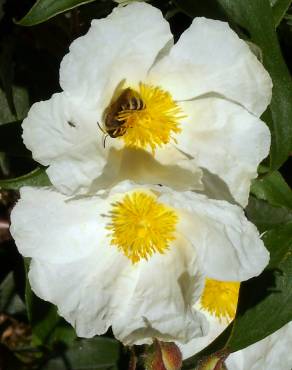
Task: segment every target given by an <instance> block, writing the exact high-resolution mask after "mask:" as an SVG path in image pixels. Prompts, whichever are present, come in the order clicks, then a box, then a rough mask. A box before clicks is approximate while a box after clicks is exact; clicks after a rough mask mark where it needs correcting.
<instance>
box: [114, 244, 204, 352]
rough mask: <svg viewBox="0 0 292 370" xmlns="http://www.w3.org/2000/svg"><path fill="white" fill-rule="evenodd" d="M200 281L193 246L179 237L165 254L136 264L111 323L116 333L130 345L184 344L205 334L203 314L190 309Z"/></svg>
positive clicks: (196, 295) (200, 291) (199, 290)
mask: <svg viewBox="0 0 292 370" xmlns="http://www.w3.org/2000/svg"><path fill="white" fill-rule="evenodd" d="M203 284H204V279H203V277H202V275H201V274H200V272H199V269H198V263H197V261H196V255H195V253H194V249H193V248H192V246H191V245H190V244H189V243H188V242H187V240H185V239H184V238H182V237H179V238H178V239H176V240H175V241H174V242H173V244H172V245H170V249H169V250H168V251H167V252H166V253H165V254H163V255H161V254H155V255H154V256H153V257H151V259H150V260H149V261H141V262H140V263H139V265H138V266H137V268H136V275H135V285H134V286H133V292H132V296H131V297H129V299H128V301H127V302H125V301H123V302H121V307H120V314H119V315H118V316H117V320H116V321H115V322H114V323H113V332H114V334H115V336H116V337H117V338H118V339H120V340H121V341H122V342H123V343H124V344H127V345H132V344H134V343H136V344H145V343H148V344H149V343H152V338H157V339H160V340H164V341H173V340H177V341H179V342H182V343H185V342H187V341H189V340H190V339H191V338H194V337H198V336H202V335H205V334H206V322H205V320H204V316H203V315H202V314H200V313H199V312H198V311H196V310H195V309H193V308H192V306H193V304H194V303H192V302H196V301H197V300H198V299H199V297H200V295H201V293H202V288H203Z"/></svg>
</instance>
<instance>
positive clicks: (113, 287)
mask: <svg viewBox="0 0 292 370" xmlns="http://www.w3.org/2000/svg"><path fill="white" fill-rule="evenodd" d="M91 237H92V238H93V239H94V238H95V236H94V235H93V234H92V233H91ZM86 247H87V244H85V243H84V248H86ZM129 270H131V266H130V262H129V260H128V259H127V258H126V257H125V256H124V255H122V254H121V253H119V252H118V250H117V249H116V248H111V247H109V245H108V244H105V242H104V241H103V240H100V242H99V248H97V249H96V250H95V251H94V252H93V253H91V254H90V255H88V256H86V257H82V256H81V255H80V258H79V259H78V260H76V261H72V262H67V263H58V264H56V263H50V262H48V261H44V260H39V259H33V260H32V263H31V268H30V272H29V281H30V284H31V287H32V289H33V291H34V292H35V293H36V294H37V295H38V296H39V297H41V298H42V299H44V300H46V301H49V302H52V303H54V304H55V305H56V306H57V307H58V312H59V314H60V315H61V316H63V317H64V318H65V319H66V320H67V321H68V322H69V323H70V324H71V325H72V326H73V327H74V328H75V330H76V333H77V335H78V336H80V337H85V338H90V337H93V336H94V335H97V334H104V333H105V332H106V331H107V329H108V328H109V327H110V326H111V324H112V321H113V319H114V317H115V316H116V315H117V313H118V312H119V308H120V303H121V300H123V299H127V297H128V295H129V294H130V293H131V284H132V280H131V272H130V271H129Z"/></svg>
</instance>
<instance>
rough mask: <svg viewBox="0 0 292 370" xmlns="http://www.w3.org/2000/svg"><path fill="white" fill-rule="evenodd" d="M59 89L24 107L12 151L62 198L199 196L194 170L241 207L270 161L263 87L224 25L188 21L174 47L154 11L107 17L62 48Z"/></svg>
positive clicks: (253, 63)
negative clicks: (148, 187) (118, 187)
mask: <svg viewBox="0 0 292 370" xmlns="http://www.w3.org/2000/svg"><path fill="white" fill-rule="evenodd" d="M60 84H61V87H62V89H63V92H61V93H58V94H55V95H53V96H52V98H51V99H50V100H48V101H44V102H39V103H36V104H34V105H33V106H32V108H31V110H30V112H29V114H28V117H27V118H26V119H25V120H24V122H23V139H24V143H25V145H26V146H27V147H28V148H29V149H30V150H31V151H32V153H33V157H34V158H35V159H36V160H37V161H39V162H40V163H41V164H43V165H45V166H49V168H48V170H47V172H48V175H49V177H50V180H51V181H52V183H53V184H54V185H55V186H56V187H57V188H58V189H59V190H60V191H61V192H63V193H66V194H72V193H76V192H79V193H80V192H81V193H82V192H88V189H89V188H90V190H92V189H94V190H95V189H98V188H99V189H103V188H106V187H108V186H112V185H113V184H115V183H117V182H118V181H120V180H123V179H132V180H134V181H139V182H140V183H148V182H151V183H153V184H164V185H168V186H170V187H172V188H175V189H178V190H188V189H199V188H201V187H202V183H201V181H200V178H201V171H200V169H199V168H202V169H204V170H207V172H209V173H211V174H213V175H216V176H219V177H220V178H221V180H223V181H224V183H225V184H227V186H228V189H229V191H230V192H231V194H232V196H233V198H234V199H235V200H236V201H237V202H239V203H240V204H241V205H243V206H245V205H246V204H247V198H248V193H249V187H250V181H251V179H252V178H254V177H256V175H257V172H256V171H257V166H258V164H259V163H260V162H261V160H262V159H263V158H265V157H266V156H267V155H268V152H269V146H270V133H269V130H268V128H267V127H266V125H265V124H264V123H263V122H262V121H261V120H260V119H259V116H260V115H261V114H262V113H263V112H264V110H265V109H266V107H267V105H268V104H269V102H270V100H271V89H272V82H271V79H270V77H269V75H268V73H267V72H266V70H265V69H264V67H263V66H262V64H261V63H260V62H259V61H258V60H257V58H256V57H255V55H254V54H253V53H252V52H251V51H250V48H249V47H248V45H247V44H246V43H245V42H244V41H242V40H240V39H239V38H238V36H237V35H236V33H235V32H233V31H232V30H231V29H230V27H229V26H228V24H227V23H224V22H220V21H216V20H210V19H206V18H196V19H194V21H193V23H192V25H191V26H190V27H189V29H187V30H186V31H185V32H184V33H183V34H182V35H181V37H180V39H179V40H178V42H177V43H176V44H175V45H173V36H172V34H171V32H170V29H169V24H168V22H167V21H166V20H165V19H164V18H163V16H162V14H161V12H160V11H159V10H158V9H156V8H154V7H153V6H151V5H149V4H146V3H141V2H133V3H131V4H129V5H127V6H125V7H117V8H115V9H114V10H113V12H112V13H111V14H110V15H109V16H108V17H106V18H104V19H99V20H93V22H92V25H91V28H90V29H89V31H88V33H87V34H86V35H85V36H82V37H80V38H78V39H77V40H75V41H74V42H73V43H72V44H71V46H70V52H69V53H68V54H67V55H66V56H65V57H64V59H63V61H62V63H61V68H60ZM133 151H134V153H133ZM129 153H130V154H129ZM132 167H133V168H134V169H133V170H132ZM137 169H139V171H137ZM138 172H139V174H138Z"/></svg>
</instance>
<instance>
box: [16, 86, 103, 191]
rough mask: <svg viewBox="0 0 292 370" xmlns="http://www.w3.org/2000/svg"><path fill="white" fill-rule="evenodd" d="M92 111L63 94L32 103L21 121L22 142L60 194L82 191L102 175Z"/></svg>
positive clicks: (99, 136) (99, 138) (100, 148)
mask: <svg viewBox="0 0 292 370" xmlns="http://www.w3.org/2000/svg"><path fill="white" fill-rule="evenodd" d="M96 115H97V113H96V111H92V110H90V109H89V108H88V107H87V106H86V103H85V102H84V101H82V100H80V99H75V98H74V99H73V98H70V97H68V96H66V95H65V94H64V93H60V94H55V95H53V96H52V98H51V99H50V100H47V101H42V102H39V103H35V104H34V105H33V106H32V107H31V109H30V111H29V113H28V117H27V118H26V119H25V120H24V121H23V124H22V127H23V140H24V143H25V145H26V146H27V148H28V149H30V150H31V151H32V154H33V158H34V159H35V160H36V161H38V162H40V163H41V164H43V165H45V166H48V165H50V167H49V169H48V175H49V177H50V180H51V182H52V183H53V184H54V185H55V186H56V187H57V188H58V189H59V190H60V191H62V192H64V193H69V194H70V193H73V192H76V191H79V192H80V191H84V190H85V189H86V188H87V187H88V186H89V185H90V184H91V182H92V180H93V179H94V178H96V177H97V176H99V175H100V174H101V173H102V170H103V167H104V165H105V162H106V156H107V149H104V148H103V145H102V133H101V132H100V130H99V129H98V126H97V123H96V122H97V119H96Z"/></svg>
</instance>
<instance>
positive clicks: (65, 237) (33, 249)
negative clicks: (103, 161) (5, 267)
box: [10, 187, 109, 263]
mask: <svg viewBox="0 0 292 370" xmlns="http://www.w3.org/2000/svg"><path fill="white" fill-rule="evenodd" d="M20 196H21V198H20V200H19V201H18V203H17V204H16V206H15V207H14V208H13V210H12V214H11V222H12V225H11V229H10V230H11V233H12V235H13V238H14V239H15V242H16V245H17V247H18V249H19V251H20V253H21V254H23V255H24V256H26V257H33V258H38V259H40V260H41V261H48V262H52V263H53V262H55V263H63V262H71V261H74V260H78V259H80V258H83V257H86V256H88V255H89V254H90V253H92V252H93V251H95V250H97V249H98V248H99V244H100V243H102V240H103V239H104V238H105V236H106V234H107V231H106V230H105V229H104V225H105V224H106V223H107V221H108V220H107V219H105V218H104V217H103V216H102V214H103V213H107V209H108V207H109V205H107V204H106V203H105V202H104V201H102V199H100V198H81V199H77V200H71V199H70V198H68V197H66V196H64V195H62V194H60V193H58V192H57V191H55V190H54V189H53V188H31V187H23V188H21V191H20Z"/></svg>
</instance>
